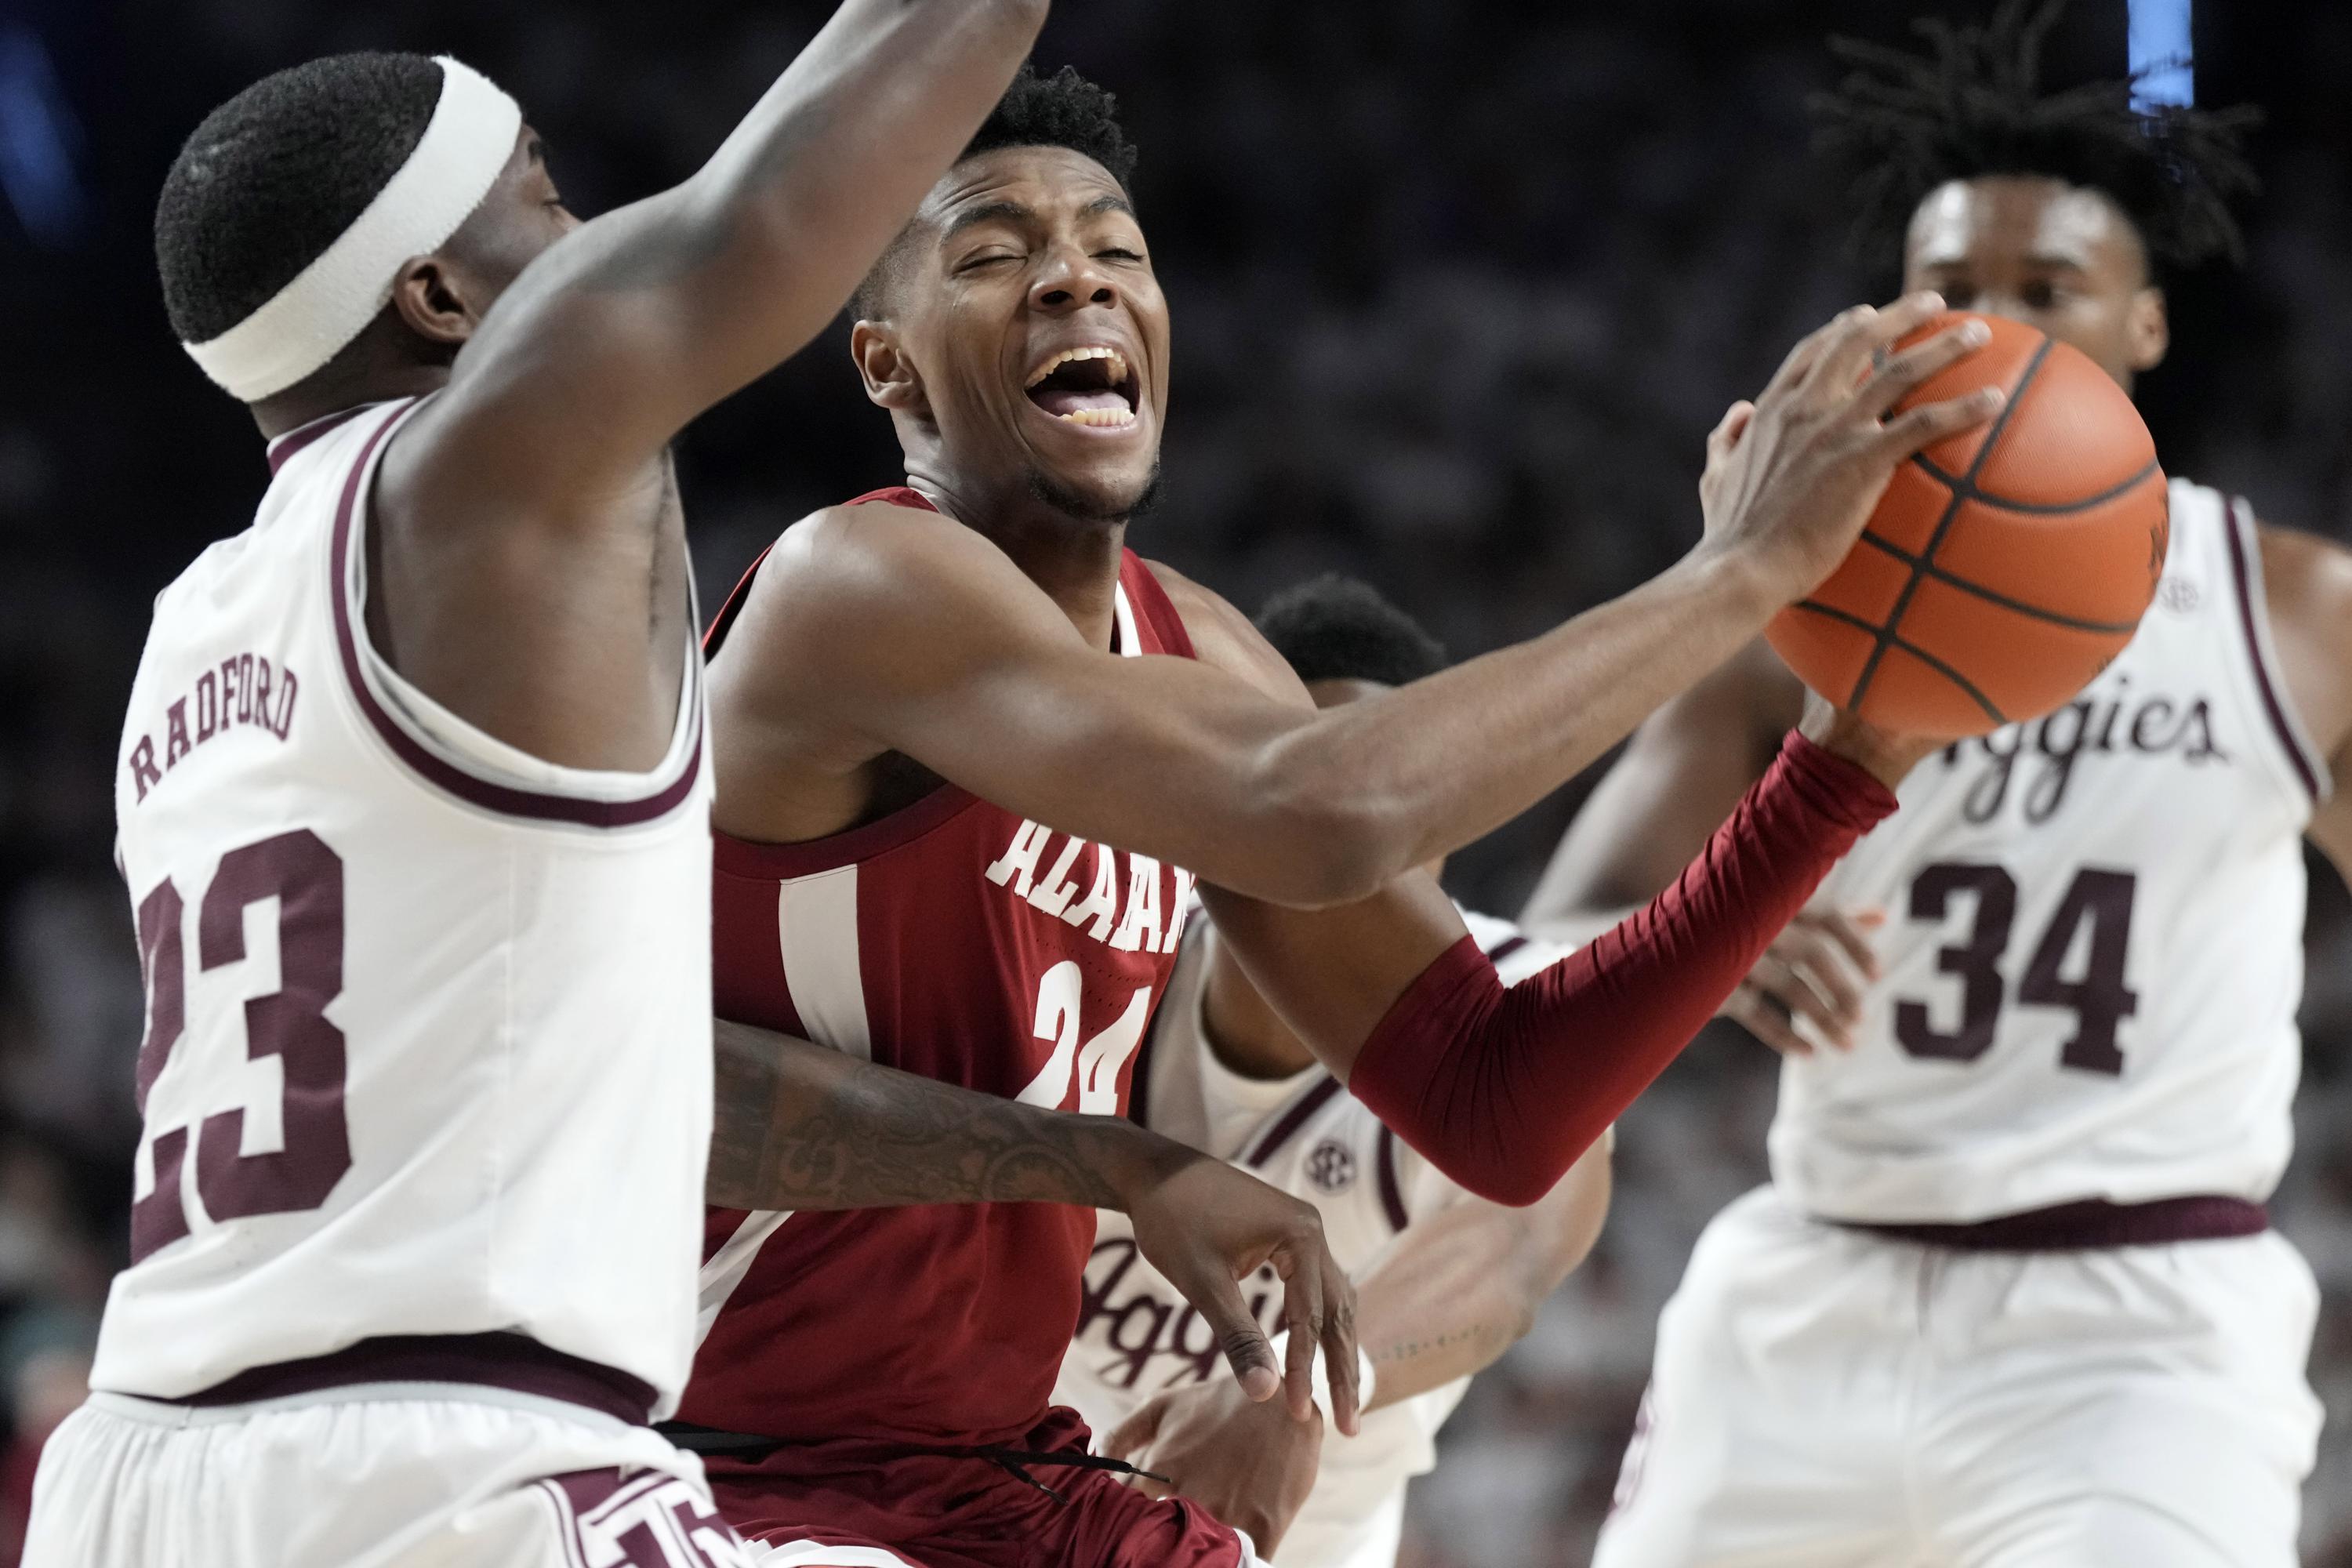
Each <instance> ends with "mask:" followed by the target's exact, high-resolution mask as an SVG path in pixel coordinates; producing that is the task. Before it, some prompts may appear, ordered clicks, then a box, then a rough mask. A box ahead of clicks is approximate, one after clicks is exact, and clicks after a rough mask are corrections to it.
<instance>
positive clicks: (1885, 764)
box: [1797, 702, 1948, 790]
mask: <svg viewBox="0 0 2352 1568" xmlns="http://www.w3.org/2000/svg"><path fill="white" fill-rule="evenodd" d="M1797 732H1798V733H1799V734H1801V735H1802V736H1803V737H1804V738H1805V739H1806V740H1808V741H1811V742H1812V743H1813V744H1814V745H1816V746H1818V747H1820V748H1821V749H1822V751H1824V752H1828V753H1829V754H1830V755H1831V756H1832V757H1836V758H1838V759H1839V760H1840V761H1842V762H1846V763H1852V764H1853V765H1854V766H1855V767H1858V768H1860V769H1862V770H1863V771H1864V773H1868V774H1870V776H1871V777H1873V778H1874V779H1876V780H1877V781H1878V782H1879V783H1880V784H1884V785H1885V786H1886V788H1888V789H1889V790H1893V789H1895V788H1896V787H1898V786H1899V785H1900V784H1902V783H1903V781H1904V779H1905V778H1906V776H1907V775H1908V774H1909V773H1910V772H1911V770H1912V769H1913V768H1915V767H1916V766H1917V765H1918V764H1919V763H1920V762H1922V761H1923V760H1925V759H1926V758H1927V757H1928V756H1930V755H1932V754H1933V753H1935V752H1938V751H1941V750H1942V749H1943V748H1944V746H1945V745H1946V744H1948V742H1943V741H1938V740H1935V739H1932V738H1930V737H1927V736H1921V735H1908V734H1903V733H1900V732H1897V731H1892V730H1886V729H1882V728H1881V727H1880V726H1878V725H1876V724H1873V723H1871V722H1869V721H1866V720H1863V719H1857V718H1855V717H1854V716H1853V714H1851V713H1849V712H1847V711H1846V710H1844V709H1843V708H1832V707H1831V706H1829V704H1827V703H1825V702H1815V703H1813V704H1811V707H1810V709H1809V710H1808V711H1807V712H1806V714H1805V717H1804V720H1803V721H1802V722H1801V723H1800V724H1799V725H1798V727H1797Z"/></svg>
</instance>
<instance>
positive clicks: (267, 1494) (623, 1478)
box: [24, 1384, 746, 1568]
mask: <svg viewBox="0 0 2352 1568" xmlns="http://www.w3.org/2000/svg"><path fill="white" fill-rule="evenodd" d="M745 1561H746V1560H745V1558H744V1556H743V1548H742V1547H741V1545H740V1544H739V1543H738V1542H736V1540H735V1537H734V1533H733V1532H732V1531H730V1530H729V1529H728V1528H727V1526H726V1525H725V1524H724V1523H722V1522H721V1521H719V1512H718V1510H717V1508H716V1507H715V1506H713V1504H712V1502H711V1500H710V1489H709V1487H708V1486H707V1485H706V1484H705V1483H704V1481H703V1479H702V1462H701V1461H700V1460H699V1459H698V1458H694V1457H693V1456H692V1455H690V1454H683V1453H680V1452H679V1451H678V1450H677V1448H675V1447H671V1446H670V1444H669V1443H668V1442H667V1440H666V1439H664V1438H663V1437H661V1436H658V1435H657V1434H656V1433H654V1432H653V1431H651V1430H649V1429H648V1428H646V1427H643V1426H630V1425H628V1424H627V1423H625V1422H622V1421H617V1420H614V1418H612V1417H611V1416H608V1415H601V1414H599V1413H597V1412H595V1411H593V1410H585V1409H583V1408H581V1407H579V1406H577V1405H568V1404H565V1403H563V1402H562V1401H560V1400H553V1399H541V1398H537V1397H534V1396H532V1395H530V1394H509V1393H507V1392H505V1391H503V1390H499V1389H491V1388H481V1387H476V1386H472V1385H468V1384H373V1385H366V1386H361V1387H355V1388H341V1389H335V1390H332V1391H330V1392H327V1393H322V1394H298V1395H295V1396H293V1397H291V1398H286V1399H275V1400H268V1401H264V1402H261V1403H258V1404H253V1405H226V1406H221V1407H217V1408H212V1409H194V1408H190V1407H188V1406H184V1405H165V1404H159V1403H157V1402H154V1401H152V1400H146V1399H133V1398H129V1397H126V1396H124V1395H121V1394H92V1395H91V1396H90V1399H89V1403H88V1404H87V1405H83V1406H82V1407H81V1408H80V1409H79V1410H78V1411H76V1412H74V1414H73V1415H71V1416H69V1417H68V1418H67V1420H66V1422H65V1424H64V1425H63V1426H59V1427H58V1430H57V1432H56V1434H55V1435H54V1436H51V1437H50V1439H49V1441H48V1445H47V1447H46V1448H45V1449H44V1450H43V1451H42V1454H41V1468H40V1474H39V1476H38V1478H37V1480H36V1481H35V1483H34V1490H33V1517H32V1522H31V1525H30V1528H29V1531H28V1535H27V1540H26V1547H25V1557H24V1562H25V1568H395V1565H396V1568H741V1564H743V1563H744V1562H745Z"/></svg>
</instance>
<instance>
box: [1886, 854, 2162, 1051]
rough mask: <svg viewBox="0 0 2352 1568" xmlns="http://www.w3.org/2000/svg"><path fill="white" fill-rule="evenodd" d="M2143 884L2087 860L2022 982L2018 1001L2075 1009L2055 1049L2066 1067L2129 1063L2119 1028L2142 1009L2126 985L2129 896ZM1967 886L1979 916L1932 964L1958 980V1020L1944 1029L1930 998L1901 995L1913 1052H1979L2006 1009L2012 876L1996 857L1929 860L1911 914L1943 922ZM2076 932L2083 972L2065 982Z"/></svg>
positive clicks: (1900, 1030) (1899, 1032)
mask: <svg viewBox="0 0 2352 1568" xmlns="http://www.w3.org/2000/svg"><path fill="white" fill-rule="evenodd" d="M2137 888H2138V879H2137V878H2135V877H2134V876H2133V875H2132V874H2131V873H2130V872H2128V871H2106V870H2099V869H2096V868H2085V869H2084V870H2081V871H2078V872H2076V873H2075V874H2074V884H2073V886H2071V887H2069V888H2068V889H2066V896H2065V897H2064V898H2063V899H2062V900H2059V903H2058V909H2057V912H2056V913H2054V914H2053V915H2052V916H2051V917H2050V924H2049V926H2048V927H2047V928H2046V929H2044V930H2043V931H2042V937H2041V940H2040V941H2038V942H2035V943H2034V944H2033V955H2032V958H2030V959H2028V960H2027V961H2026V965H2025V973H2024V976H2023V977H2022V978H2021V979H2020V980H2019V981H2018V983H2017V991H2016V994H2015V1002H2016V1004H2017V1005H2023V1006H2037V1007H2064V1008H2067V1009H2069V1010H2071V1011H2072V1012H2073V1013H2074V1019H2075V1024H2074V1035H2073V1037H2070V1038H2069V1039H2068V1040H2067V1041H2066V1044H2065V1045H2064V1046H2063V1047H2062V1048H2061V1049H2060V1050H2059V1053H2058V1060H2059V1061H2060V1062H2061V1063H2062V1064H2063V1065H2064V1066H2066V1067H2070V1068H2081V1069H2082V1070H2083V1071H2084V1072H2096V1073H2106V1074H2109V1075H2120V1074H2121V1073H2122V1072H2123V1070H2124V1054H2123V1051H2122V1049H2121V1047H2118V1046H2117V1045H2116V1028H2117V1026H2119V1025H2121V1024H2122V1022H2123V1020H2125V1019H2126V1018H2128V1017H2130V1016H2132V1015H2133V1014H2134V1013H2137V1011H2139V994H2138V993H2137V992H2136V991H2134V990H2132V989H2131V987H2130V986H2128V985H2126V984H2124V960H2125V957H2126V954H2127V952H2128V951H2129V949H2130V945H2131V919H2132V896H2133V894H2134V893H2135V892H2136V891H2137ZM1962 893H1966V894H1970V895H1973V896H1974V899H1975V902H1976V918H1975V919H1974V920H1973V921H1971V922H1970V924H1969V931H1968V934H1967V936H1966V937H1965V938H1964V939H1963V940H1962V941H1961V942H1959V943H1958V945H1957V946H1953V947H1947V948H1945V949H1943V950H1942V951H1941V952H1938V953H1937V955H1936V967H1937V969H1938V970H1940V971H1941V972H1942V973H1946V974H1949V975H1952V976H1954V977H1956V978H1957V979H1958V981H1959V983H1960V1022H1959V1026H1958V1028H1956V1029H1951V1030H1943V1029H1938V1028H1937V1027H1936V1026H1935V1025H1934V1023H1933V1022H1932V1021H1931V1020H1930V1018H1929V1016H1928V1012H1927V1004H1926V1003H1924V1002H1898V1003H1897V1004H1896V1005H1895V1038H1896V1039H1898V1040H1900V1041H1901V1042H1902V1043H1903V1048H1904V1049H1905V1050H1906V1051H1908V1052H1910V1053H1911V1054H1912V1055H1913V1056H1915V1057H1931V1058H1936V1059H1937V1060H1940V1061H1956V1062H1972V1061H1974V1060H1976V1059H1977V1058H1979V1057H1980V1056H1982V1055H1984V1054H1985V1052H1986V1051H1987V1050H1989V1049H1990V1048H1991V1047H1992V1042H1993V1033H1994V1030H1995V1029H1996V1028H1997V1027H1998V1026H2000V1013H2001V1008H2002V1007H2003V1006H2004V1005H2009V1004H2010V1002H2011V995H2010V991H2009V984H2008V982H2007V981H2006V980H2005V979H2004V978H2003V977H2002V974H2001V972H2000V961H2001V959H2002V958H2003V957H2004V956H2006V954H2007V953H2008V951H2009V936H2010V927H2011V925H2013V924H2014V923H2015V922H2016V919H2017V879H2016V878H2014V877H2012V876H2011V875H2010V874H2009V872H2008V871H2007V870H2006V869H2004V868H2001V867H2000V866H1993V865H1982V864H1960V863H1952V862H1945V863H1941V864H1937V865H1934V866H1929V867H1928V868H1927V869H1925V870H1923V871H1921V872H1920V873H1919V879H1918V880H1917V881H1916V882H1913V883H1912V884H1911V918H1912V919H1913V920H1915V921H1926V922H1928V923H1933V924H1941V923H1942V921H1943V920H1944V918H1945V915H1946V913H1947V912H1948V910H1949V909H1950V907H1951V902H1952V899H1953V897H1954V896H1955V895H1957V894H1962ZM2085 928H2087V936H2084V932H2085ZM2078 937H2084V942H2083V945H2084V949H2085V952H2084V961H2083V968H2082V978H2080V979H2079V980H2069V979H2066V978H2065V977H2064V974H2063V969H2064V967H2065V963H2066V959H2067V957H2068V955H2069V954H2070V953H2071V952H2074V948H2075V946H2076V942H2077V938H2078Z"/></svg>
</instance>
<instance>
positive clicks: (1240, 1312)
mask: <svg viewBox="0 0 2352 1568" xmlns="http://www.w3.org/2000/svg"><path fill="white" fill-rule="evenodd" d="M715 1035H716V1045H717V1050H718V1081H717V1100H716V1104H715V1107H714V1114H713V1118H712V1122H711V1139H710V1167H709V1174H708V1176H707V1177H706V1178H705V1184H704V1193H705V1195H706V1196H707V1197H708V1199H709V1202H711V1203H712V1204H714V1205H718V1206H719V1207H721V1208H740V1209H825V1210H831V1209H862V1208H897V1207H902V1206H905V1205H911V1204H976V1203H1056V1204H1076V1205H1081V1206H1084V1207H1087V1208H1105V1209H1112V1210H1116V1211H1118V1213H1121V1214H1124V1215H1128V1217H1129V1219H1130V1220H1131V1221H1132V1222H1133V1224H1134V1227H1135V1238H1136V1244H1137V1246H1138V1247H1140V1248H1141V1249H1142V1251H1143V1255H1144V1257H1145V1258H1148V1259H1149V1260H1150V1262H1151V1264H1152V1266H1153V1267H1154V1268H1157V1269H1159V1270H1160V1274H1161V1275H1162V1276H1163V1277H1164V1278H1165V1279H1167V1280H1168V1282H1169V1283H1170V1284H1171V1285H1173V1286H1175V1287H1176V1289H1178V1290H1180V1291H1181V1292H1182V1293H1183V1295H1184V1299H1185V1300H1188V1301H1190V1302H1192V1305H1193V1307H1194V1308H1195V1309H1196V1310H1199V1312H1200V1313H1201V1315H1202V1317H1203V1318H1204V1319H1206V1320H1207V1321H1209V1323H1210V1324H1211V1326H1212V1327H1213V1329H1214V1330H1215V1331H1216V1335H1217V1341H1218V1342H1219V1343H1220V1344H1221V1345H1222V1346H1223V1348H1224V1352H1225V1356H1226V1359H1227V1361H1228V1362H1229V1363H1231V1364H1232V1366H1233V1369H1234V1377H1235V1378H1236V1380H1238V1382H1239V1384H1240V1386H1241V1389H1242V1392H1243V1393H1244V1394H1246V1395H1247V1396H1248V1397H1249V1398H1250V1399H1252V1400H1264V1399H1266V1398H1268V1397H1270V1396H1271V1395H1272V1394H1274V1392H1275V1390H1276V1388H1277V1387H1283V1388H1286V1390H1287V1391H1288V1394H1289V1396H1290V1397H1289V1400H1288V1404H1289V1405H1290V1408H1291V1411H1292V1413H1293V1414H1294V1415H1297V1416H1299V1417H1301V1418H1305V1417H1306V1416H1307V1415H1308V1414H1309V1404H1308V1401H1309V1388H1310V1384H1309V1378H1310V1374H1311V1370H1312V1366H1311V1363H1312V1357H1313V1353H1314V1350H1315V1347H1316V1344H1317V1343H1318V1341H1317V1337H1316V1335H1315V1334H1313V1333H1312V1332H1309V1331H1305V1330H1306V1325H1308V1324H1312V1323H1322V1324H1323V1325H1324V1331H1323V1334H1322V1338H1321V1341H1320V1342H1321V1344H1322V1346H1323V1349H1324V1353H1325V1356H1326V1358H1327V1361H1328V1364H1330V1365H1332V1366H1337V1367H1341V1368H1343V1369H1345V1370H1346V1372H1347V1377H1346V1379H1345V1394H1344V1396H1343V1397H1344V1401H1345V1404H1346V1406H1347V1408H1346V1409H1345V1410H1344V1412H1343V1413H1342V1415H1341V1419H1342V1421H1343V1422H1344V1423H1345V1426H1346V1427H1347V1429H1349V1430H1353V1428H1354V1424H1355V1410H1354V1400H1355V1389H1354V1368H1355V1366H1356V1330H1355V1292H1354V1289H1353V1288H1352V1287H1351V1286H1350V1285H1349V1282H1348V1279H1347V1276H1346V1275H1345V1274H1344V1273H1343V1272H1341V1270H1340V1268H1339V1265H1338V1263H1336V1262H1335V1261H1334V1260H1333V1259H1332V1258H1331V1255H1330V1252H1329V1250H1328V1248H1327V1247H1325V1245H1324V1241H1323V1224H1322V1219H1321V1216H1320V1215H1318V1214H1317V1213H1316V1212H1315V1210H1314V1208H1313V1207H1312V1206H1311V1205H1307V1204H1303V1203H1300V1202H1299V1201H1298V1200H1297V1199H1296V1198H1292V1197H1289V1196H1287V1195H1286V1194H1282V1193H1279V1192H1276V1190H1275V1189H1274V1188H1272V1187H1270V1186H1267V1185H1266V1184H1265V1183H1264V1182H1261V1181H1259V1180H1258V1179H1257V1178H1256V1177H1255V1176H1252V1175H1250V1174H1249V1173H1246V1172H1244V1171H1239V1170H1235V1169H1234V1167H1232V1166H1230V1165H1227V1164H1224V1163H1222V1162H1220V1161H1216V1160H1212V1159H1210V1158H1209V1157H1208V1156H1207V1155H1205V1154H1202V1153H1201V1152H1198V1151H1196V1150H1192V1149H1188V1148H1186V1147H1185V1146H1184V1145H1182V1144H1181V1143H1178V1142H1174V1141H1173V1140H1171V1139H1167V1138H1163V1137H1160V1135H1159V1134H1158V1133H1155V1132H1150V1131H1145V1130H1144V1129H1143V1128H1141V1127H1139V1126H1137V1125H1135V1124H1134V1123H1133V1122H1130V1121H1123V1120H1121V1119H1120V1118H1118V1117H1116V1116H1081V1115H1077V1114H1075V1113H1073V1112H1069V1111H1061V1110H1039V1109H1038V1108H1036V1107H1034V1106H1028V1105H1022V1104H1018V1103H1016V1102H1014V1101H1013V1100H1001V1099H999V1098H997V1097H996V1096H994V1095H992V1094H982V1093H981V1092H980V1091H979V1090H977V1089H965V1088H962V1087H961V1086H960V1085H956V1084H947V1083H940V1082H938V1081H936V1080H934V1079H927V1078H921V1077H918V1076H917V1075H915V1074H913V1073H906V1072H900V1071H898V1070H897V1069H896V1068H886V1067H877V1066H876V1065H875V1064H873V1063H871V1062H865V1061H859V1060H856V1058H850V1057H845V1056H843V1055H842V1054H841V1053H839V1052H838V1051H829V1050H826V1049H825V1048H824V1047H822V1046H816V1045H812V1044H810V1043H809V1042H808V1041H806V1040H799V1039H794V1038H793V1037H790V1036H787V1035H779V1034H773V1033H771V1032H770V1031H768V1030H765V1029H759V1028H754V1027H752V1026H750V1025H748V1024H738V1023H732V1022H730V1021H729V1020H726V1019H723V1018H722V1019H720V1020H719V1021H718V1024H717V1027H716V1030H715ZM1267 1263H1271V1264H1273V1265H1274V1268H1275V1271H1276V1273H1277V1274H1279V1275H1280V1276H1281V1277H1282V1279H1283V1280H1284V1282H1285V1283H1284V1289H1283V1316H1284V1321H1285V1322H1286V1324H1288V1325H1289V1327H1290V1328H1291V1329H1292V1330H1293V1332H1292V1334H1291V1336H1290V1342H1291V1349H1290V1351H1289V1352H1288V1361H1289V1365H1288V1367H1287V1370H1286V1373H1285V1374H1282V1375H1277V1373H1276V1364H1277V1363H1276V1360H1275V1354H1274V1352H1273V1350H1272V1348H1271V1347H1270V1346H1269V1345H1268V1344H1267V1342H1266V1338H1265V1334H1264V1333H1263V1332H1262V1331H1260V1330H1259V1329H1258V1326H1257V1322H1256V1320H1255V1318H1254V1317H1253V1316H1252V1315H1251V1313H1250V1310H1249V1308H1248V1306H1247V1304H1246V1303H1244V1301H1243V1300H1242V1295H1241V1290H1240V1289H1239V1286H1238V1281H1240V1280H1242V1279H1247V1278H1248V1277H1249V1276H1250V1275H1251V1274H1252V1273H1253V1272H1255V1270H1256V1269H1257V1268H1259V1267H1260V1266H1261V1265H1263V1264H1267Z"/></svg>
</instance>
